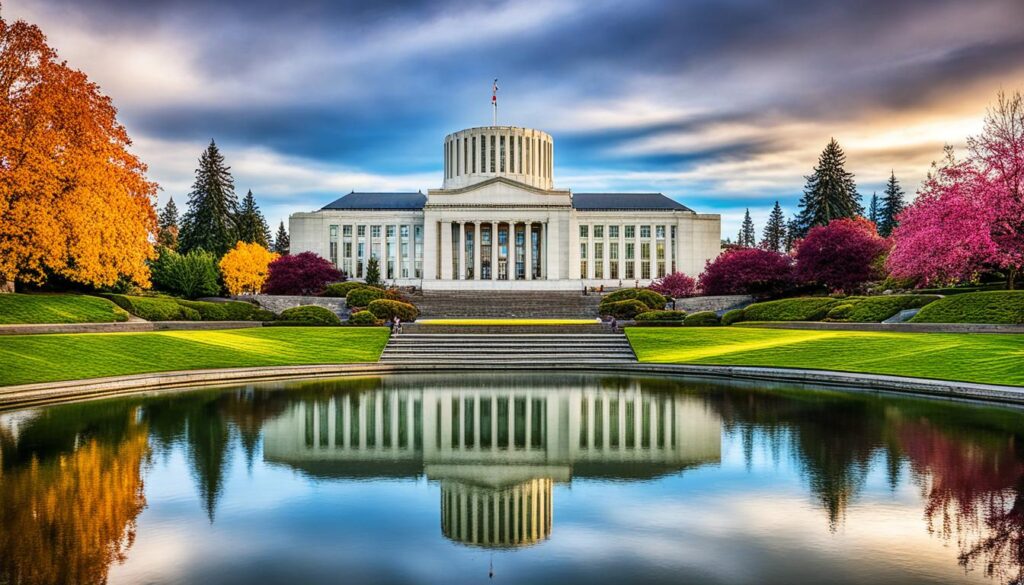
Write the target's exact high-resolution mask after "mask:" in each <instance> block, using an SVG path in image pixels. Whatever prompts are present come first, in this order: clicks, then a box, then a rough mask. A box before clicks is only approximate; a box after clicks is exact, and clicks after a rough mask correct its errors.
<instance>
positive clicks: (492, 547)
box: [0, 373, 1024, 585]
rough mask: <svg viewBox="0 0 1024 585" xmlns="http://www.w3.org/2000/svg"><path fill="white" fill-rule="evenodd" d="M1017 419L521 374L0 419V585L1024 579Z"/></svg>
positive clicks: (943, 406)
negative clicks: (1023, 569)
mask: <svg viewBox="0 0 1024 585" xmlns="http://www.w3.org/2000/svg"><path fill="white" fill-rule="evenodd" d="M1022 431H1024V424H1022V417H1021V412H1020V411H1019V410H1015V409H1010V408H1001V407H996V406H991V405H974V404H965V403H953V402H942V401H934V400H924V399H915V398H907V397H893V396H879V395H875V394H867V393H864V394H861V393H849V392H836V391H828V390H813V389H801V388H796V387H789V386H775V387H768V386H764V385H760V386H759V385H742V384H728V385H727V384H714V383H708V382H704V381H692V380H679V379H666V378H653V377H652V378H629V377H619V376H586V375H562V374H557V373H552V374H536V375H526V374H521V373H515V374H512V373H508V374H502V373H495V374H489V375H461V376H452V375H448V376H393V377H386V378H358V379H340V380H327V381H314V382H309V381H304V382H288V383H284V382H282V383H273V384H259V385H250V386H241V387H231V388H219V389H200V390H193V391H188V392H173V393H171V392H162V393H153V394H150V395H145V396H133V397H127V398H118V399H110V400H103V401H93V402H82V403H75V404H67V405H60V406H53V407H48V408H39V409H31V410H23V411H14V412H6V413H0V583H2V584H7V583H11V584H15V583H26V584H48V583H60V584H63V583H78V584H88V583H204V584H205V583H239V584H242V583H246V584H248V583H287V584H289V585H295V584H299V583H342V582H344V583H441V584H449V583H483V582H487V581H494V582H498V581H502V582H508V583H527V582H533V583H552V582H558V583H639V582H647V583H779V584H783V583H786V584H789V583H822V582H828V583H872V584H875V583H998V584H1005V583H1017V582H1019V581H1020V579H1021V577H1022V570H1021V569H1022V566H1024V452H1021V451H1020V450H1019V449H1020V447H1019V445H1020V444H1021V439H1022V437H1024V434H1022Z"/></svg>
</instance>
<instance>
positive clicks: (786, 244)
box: [782, 218, 800, 254]
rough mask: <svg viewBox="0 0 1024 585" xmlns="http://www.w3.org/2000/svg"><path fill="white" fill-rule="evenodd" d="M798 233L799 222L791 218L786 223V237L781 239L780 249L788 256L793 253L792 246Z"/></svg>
mask: <svg viewBox="0 0 1024 585" xmlns="http://www.w3.org/2000/svg"><path fill="white" fill-rule="evenodd" d="M799 231H800V222H799V221H798V220H797V219H796V218H793V219H791V220H789V221H787V222H786V237H785V238H784V239H783V242H782V247H783V248H785V252H786V253H787V254H789V253H790V252H792V251H793V246H794V245H796V240H797V234H798V233H799Z"/></svg>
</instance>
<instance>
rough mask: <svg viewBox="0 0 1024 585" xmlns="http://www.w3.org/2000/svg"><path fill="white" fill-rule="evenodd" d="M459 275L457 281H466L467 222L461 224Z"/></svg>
mask: <svg viewBox="0 0 1024 585" xmlns="http://www.w3.org/2000/svg"><path fill="white" fill-rule="evenodd" d="M458 246H459V268H458V270H459V274H458V276H456V277H455V280H466V222H464V221H460V222H459V242H458Z"/></svg>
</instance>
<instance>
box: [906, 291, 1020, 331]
mask: <svg viewBox="0 0 1024 585" xmlns="http://www.w3.org/2000/svg"><path fill="white" fill-rule="evenodd" d="M910 321H911V322H912V323H999V324H1004V325H1024V291H1005V290H1004V291H991V292H976V293H968V294H964V295H955V296H951V297H946V298H944V299H942V300H939V301H936V302H934V303H932V304H930V305H928V306H926V307H925V308H923V309H921V312H920V313H918V314H917V315H915V316H914V318H913V319H911V320H910Z"/></svg>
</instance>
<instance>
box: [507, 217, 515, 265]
mask: <svg viewBox="0 0 1024 585" xmlns="http://www.w3.org/2000/svg"><path fill="white" fill-rule="evenodd" d="M508 279H509V280H515V279H516V221H515V220H513V221H510V222H508Z"/></svg>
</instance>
